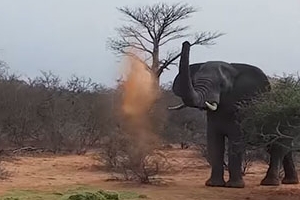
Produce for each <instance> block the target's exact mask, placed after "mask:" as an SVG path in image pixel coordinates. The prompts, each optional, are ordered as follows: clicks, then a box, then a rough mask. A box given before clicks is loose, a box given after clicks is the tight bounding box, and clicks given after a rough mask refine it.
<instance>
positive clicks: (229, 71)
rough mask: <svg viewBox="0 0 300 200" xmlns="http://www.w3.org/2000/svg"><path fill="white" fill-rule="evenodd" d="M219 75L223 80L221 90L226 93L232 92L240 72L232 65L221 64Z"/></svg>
mask: <svg viewBox="0 0 300 200" xmlns="http://www.w3.org/2000/svg"><path fill="white" fill-rule="evenodd" d="M218 73H219V77H220V80H221V83H220V84H221V90H222V91H224V92H228V91H230V90H232V88H233V87H234V82H235V81H234V80H235V79H236V77H237V75H238V71H237V70H236V69H235V68H234V67H232V66H231V65H230V64H227V63H220V65H219V67H218Z"/></svg>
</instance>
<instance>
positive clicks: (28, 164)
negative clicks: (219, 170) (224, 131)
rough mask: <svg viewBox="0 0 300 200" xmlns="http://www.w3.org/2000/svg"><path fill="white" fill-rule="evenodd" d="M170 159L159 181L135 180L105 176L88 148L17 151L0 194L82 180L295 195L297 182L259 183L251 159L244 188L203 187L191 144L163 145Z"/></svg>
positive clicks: (203, 193)
mask: <svg viewBox="0 0 300 200" xmlns="http://www.w3.org/2000/svg"><path fill="white" fill-rule="evenodd" d="M165 152H166V154H167V156H168V158H169V161H170V162H171V164H172V170H171V172H169V173H165V174H162V175H161V177H162V178H163V180H164V181H163V184H160V185H139V184H135V183H128V182H117V181H107V179H109V178H111V175H110V174H109V173H107V172H105V171H103V170H101V168H99V165H100V164H99V162H97V161H96V160H95V159H93V158H94V156H93V154H92V153H89V154H87V155H84V156H78V155H69V156H39V157H18V158H17V159H16V160H14V161H6V162H4V166H5V168H6V169H7V170H8V171H9V172H10V177H9V178H8V179H6V180H1V181H0V195H3V194H5V193H6V192H8V191H11V190H13V189H14V190H24V189H30V190H41V191H61V190H63V189H66V188H72V187H76V186H78V185H85V186H91V187H99V188H101V189H110V190H123V191H127V190H128V191H133V192H137V193H139V194H145V195H147V197H149V199H155V200H179V199H185V200H196V199H197V200H199V199H203V200H208V199H209V200H212V199H216V200H217V199H248V200H250V199H253V200H254V199H262V200H267V199H269V200H280V199H286V200H289V199H291V200H292V199H300V185H281V186H279V187H262V186H259V182H260V180H261V179H262V178H263V176H264V173H265V171H266V166H265V165H263V164H259V163H255V164H254V166H253V167H252V168H251V169H250V174H247V175H246V177H245V181H246V184H247V185H246V188H243V189H230V188H208V187H205V186H204V182H205V180H206V179H207V178H208V176H209V173H210V170H209V167H208V166H207V165H206V163H205V162H204V161H203V160H201V159H199V158H198V156H197V154H196V152H195V151H193V150H180V149H171V150H166V151H165Z"/></svg>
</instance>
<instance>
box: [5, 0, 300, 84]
mask: <svg viewBox="0 0 300 200" xmlns="http://www.w3.org/2000/svg"><path fill="white" fill-rule="evenodd" d="M157 2H162V1H156V0H151V1H150V0H143V1H140V0H122V1H121V0H118V1H117V0H110V1H103V0H0V27H1V31H0V60H3V61H5V62H6V63H7V64H8V66H9V67H10V69H11V71H12V72H15V73H18V74H20V75H22V77H35V76H37V75H40V71H41V70H43V71H49V70H51V71H52V72H53V73H55V74H57V75H59V76H60V77H61V78H62V79H63V80H66V79H67V78H69V77H70V76H71V75H72V74H75V75H77V76H80V77H90V78H92V79H93V80H94V81H96V82H99V83H102V84H105V85H107V86H109V87H113V86H114V85H116V80H117V79H118V78H119V77H120V68H121V65H122V64H121V63H120V62H119V61H120V59H119V58H118V57H116V56H115V55H114V54H113V52H111V51H110V50H109V49H108V48H107V39H108V37H113V36H116V32H115V28H117V27H120V26H121V25H123V24H124V23H125V22H124V20H123V19H124V17H123V16H122V15H121V14H120V13H119V12H118V11H117V9H116V7H121V6H130V7H136V6H141V5H146V4H150V5H151V4H152V3H157ZM164 2H167V3H177V2H182V3H188V4H190V5H192V6H195V7H197V8H198V9H199V11H198V12H197V13H194V14H193V15H192V17H191V18H189V19H187V20H186V21H185V23H187V24H189V25H190V32H191V33H193V32H197V31H198V32H201V31H219V32H222V33H225V35H224V36H222V37H220V38H219V39H217V40H216V42H217V44H216V45H214V46H211V47H204V46H195V47H193V48H192V49H191V62H192V63H195V62H204V61H209V60H222V61H226V62H243V63H248V64H252V65H256V66H258V67H260V68H261V69H262V70H263V71H264V72H265V73H267V74H268V75H274V74H277V75H282V74H283V73H297V72H298V71H299V70H300V1H299V0H286V1H283V0H243V1H241V0H226V1H224V0H185V1H176V0H167V1H164ZM187 39H190V38H187ZM184 40H185V39H180V40H177V41H176V42H174V43H172V44H171V45H169V46H167V47H166V48H168V49H178V48H180V47H181V43H182V42H183V41H184ZM177 72H178V68H177V67H176V66H174V67H171V69H170V70H168V71H165V73H164V74H163V75H162V78H161V82H162V83H166V82H169V81H172V80H173V79H174V77H175V75H176V74H177Z"/></svg>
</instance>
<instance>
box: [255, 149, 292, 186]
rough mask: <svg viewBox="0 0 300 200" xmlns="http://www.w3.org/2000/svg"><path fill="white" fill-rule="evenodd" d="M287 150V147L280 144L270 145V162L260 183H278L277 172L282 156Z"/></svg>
mask: <svg viewBox="0 0 300 200" xmlns="http://www.w3.org/2000/svg"><path fill="white" fill-rule="evenodd" d="M288 152H289V150H288V148H286V147H284V146H283V145H280V144H273V145H272V146H271V147H270V150H269V153H270V163H269V169H268V171H267V174H266V176H265V178H264V179H263V180H262V181H261V183H260V184H261V185H266V186H268V185H269V186H277V185H280V178H279V172H280V169H281V164H282V163H283V158H284V156H285V155H286V154H287V153H288Z"/></svg>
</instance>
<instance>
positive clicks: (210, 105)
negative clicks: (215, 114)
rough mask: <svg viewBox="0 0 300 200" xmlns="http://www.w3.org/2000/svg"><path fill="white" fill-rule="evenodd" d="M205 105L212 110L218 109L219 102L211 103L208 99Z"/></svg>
mask: <svg viewBox="0 0 300 200" xmlns="http://www.w3.org/2000/svg"><path fill="white" fill-rule="evenodd" d="M205 105H206V106H207V107H208V108H209V109H210V110H212V111H216V110H217V109H218V104H217V103H215V102H214V103H212V104H210V103H209V102H207V101H206V102H205Z"/></svg>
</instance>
